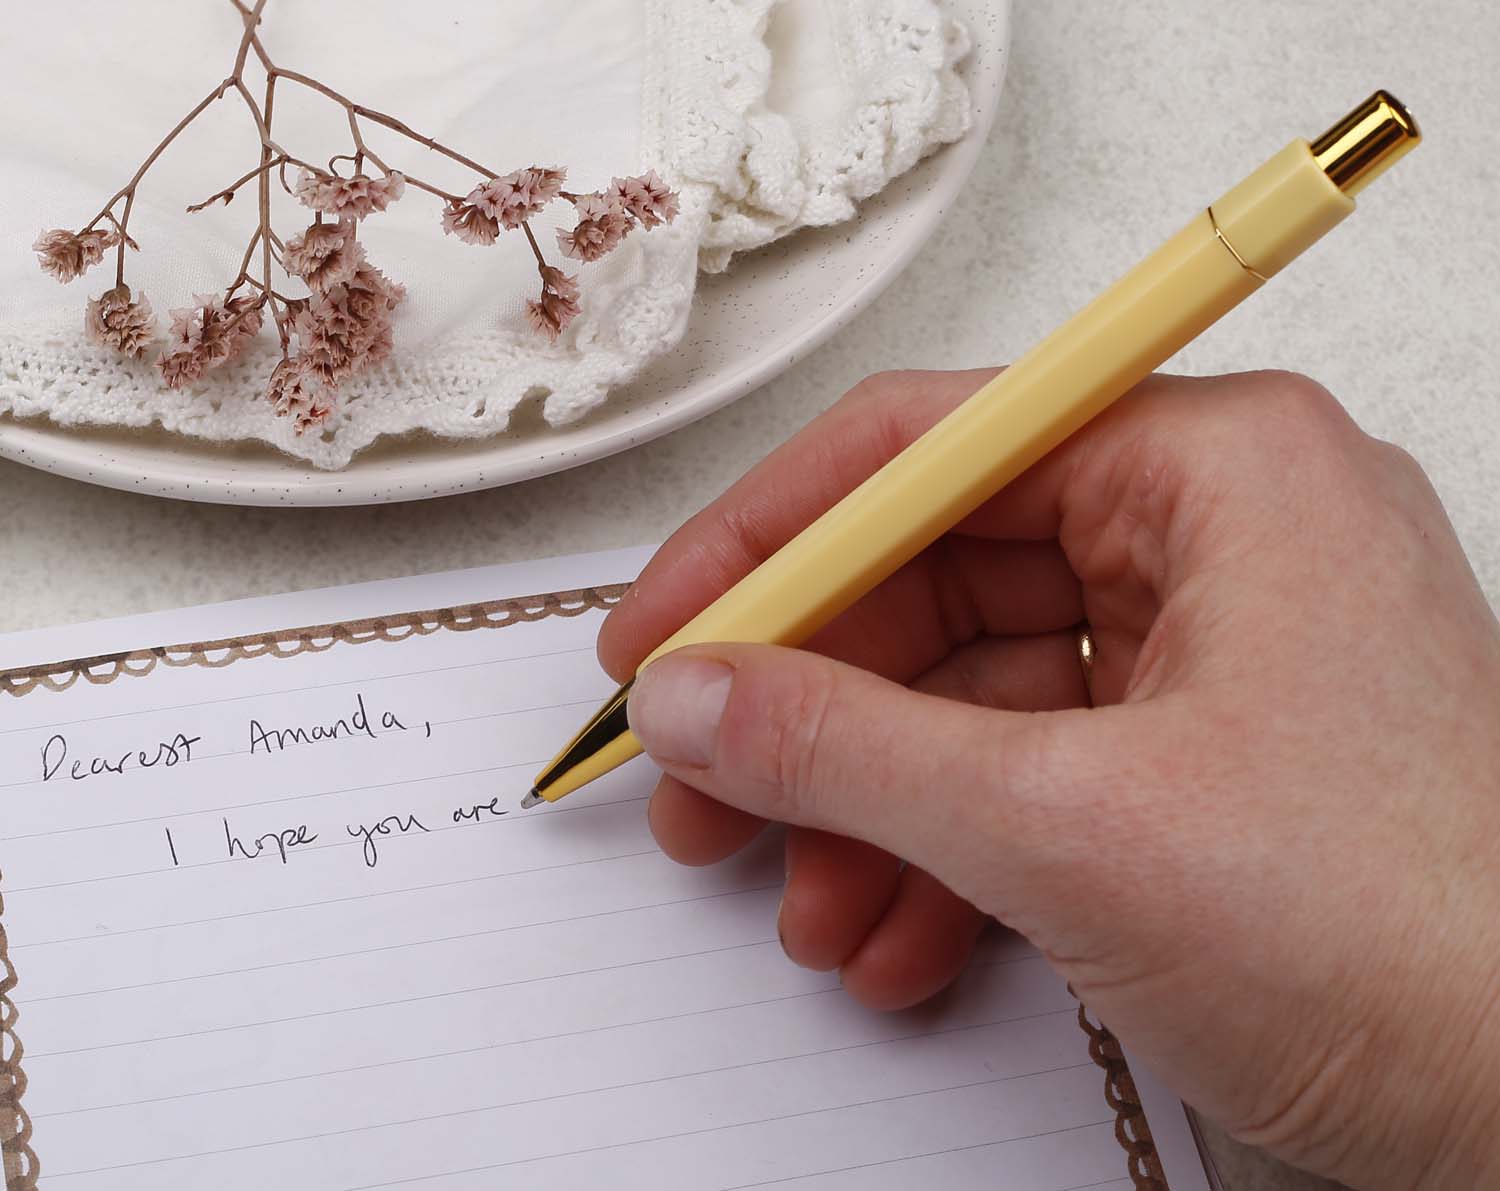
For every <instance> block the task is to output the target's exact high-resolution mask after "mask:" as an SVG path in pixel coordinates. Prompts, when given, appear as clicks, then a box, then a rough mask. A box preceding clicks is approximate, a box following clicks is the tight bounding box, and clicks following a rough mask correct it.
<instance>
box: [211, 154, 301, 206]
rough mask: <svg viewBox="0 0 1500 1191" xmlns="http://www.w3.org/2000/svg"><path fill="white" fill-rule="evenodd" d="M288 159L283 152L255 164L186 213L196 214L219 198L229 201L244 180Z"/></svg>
mask: <svg viewBox="0 0 1500 1191" xmlns="http://www.w3.org/2000/svg"><path fill="white" fill-rule="evenodd" d="M288 160H289V159H288V158H287V156H286V155H285V154H278V155H277V156H276V157H273V158H272V159H271V160H270V161H269V162H263V163H262V164H260V165H258V166H256V167H255V168H254V169H253V170H251V171H250V172H249V173H247V174H245V175H244V176H243V177H241V178H237V179H236V180H235V181H233V182H231V183H230V184H229V185H228V186H226V187H224V189H223V190H220V191H218V192H216V193H214V194H211V195H209V196H208V197H207V198H206V199H204V200H203V201H202V202H201V203H194V204H193V205H192V206H191V207H189V208H188V209H187V213H188V214H189V215H196V214H197V213H198V212H199V211H202V210H203V209H204V208H206V207H211V206H213V205H214V204H215V203H217V202H219V201H221V200H222V201H223V202H226V203H227V202H229V200H230V199H232V198H233V197H234V195H235V192H236V191H237V190H239V188H240V187H241V186H243V185H244V184H245V183H246V182H249V181H251V180H252V179H254V178H255V177H256V176H257V175H259V174H263V173H264V172H265V171H266V170H269V169H274V168H275V167H276V166H278V165H283V164H285V163H286V161H288Z"/></svg>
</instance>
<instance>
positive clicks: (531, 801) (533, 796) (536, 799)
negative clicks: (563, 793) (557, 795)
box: [521, 786, 547, 811]
mask: <svg viewBox="0 0 1500 1191" xmlns="http://www.w3.org/2000/svg"><path fill="white" fill-rule="evenodd" d="M545 801H547V800H546V799H545V798H543V797H542V796H541V795H540V794H538V793H537V792H536V787H535V786H532V787H531V789H530V790H528V791H527V793H526V797H525V798H523V799H521V809H522V810H523V811H529V810H530V809H531V808H532V807H534V806H536V805H537V804H538V803H542V802H545Z"/></svg>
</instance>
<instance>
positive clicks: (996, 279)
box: [0, 0, 1500, 1191]
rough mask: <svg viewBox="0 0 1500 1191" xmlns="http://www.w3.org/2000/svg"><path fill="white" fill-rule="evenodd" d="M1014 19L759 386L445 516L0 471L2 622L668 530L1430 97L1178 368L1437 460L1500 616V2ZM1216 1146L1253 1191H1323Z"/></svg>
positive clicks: (463, 502) (1031, 8)
mask: <svg viewBox="0 0 1500 1191" xmlns="http://www.w3.org/2000/svg"><path fill="white" fill-rule="evenodd" d="M1014 22H1015V29H1014V41H1013V55H1014V57H1013V61H1012V63H1011V71H1012V73H1011V76H1010V82H1009V83H1008V87H1009V88H1010V90H1009V91H1008V94H1007V101H1006V104H1005V105H1004V108H1003V110H1002V114H1001V118H1000V124H999V126H998V127H997V129H996V131H995V133H994V134H993V136H992V138H991V143H990V146H989V149H988V154H987V157H986V159H985V160H984V161H983V162H982V163H981V165H980V168H979V170H978V172H977V173H976V175H975V177H974V180H973V182H972V184H971V185H970V187H969V189H968V191H967V192H966V193H965V194H964V196H963V197H962V199H961V200H960V201H959V202H958V203H957V204H956V205H955V207H954V209H953V211H952V213H951V214H950V216H949V218H948V221H947V223H946V224H945V226H944V227H943V228H942V229H941V231H940V232H939V233H938V235H937V236H936V237H935V238H934V239H933V241H932V242H931V243H930V245H929V246H928V248H927V250H926V251H925V252H924V253H923V254H922V255H921V256H920V257H919V258H918V260H917V261H916V262H915V263H914V264H913V265H912V266H911V268H910V270H909V271H908V272H907V273H906V274H905V275H904V276H903V277H902V278H901V279H900V280H899V281H897V282H896V284H894V285H893V286H892V287H891V288H890V289H889V290H888V291H887V292H886V293H885V294H884V295H883V296H882V297H881V298H880V299H879V300H878V301H876V302H875V303H874V304H872V305H871V306H870V307H869V308H868V309H867V310H865V311H864V313H863V314H862V315H861V316H860V317H859V318H858V319H856V321H855V322H854V323H853V324H852V325H850V326H849V327H847V328H846V329H845V330H844V331H843V332H842V333H841V334H840V335H838V336H837V337H835V338H834V340H832V341H831V342H830V343H829V344H828V345H826V346H825V347H824V348H822V349H821V350H820V351H819V352H818V353H817V354H816V355H814V356H812V357H811V358H809V359H806V360H802V361H800V362H799V363H797V364H796V365H795V366H794V367H792V368H791V369H790V370H788V371H787V372H786V373H785V374H783V375H782V376H781V377H780V378H779V379H778V380H776V381H775V382H774V383H772V384H770V385H767V386H766V387H765V388H764V389H762V390H761V391H759V392H758V393H756V394H754V395H752V396H750V397H748V398H746V399H745V400H743V401H741V402H739V403H738V404H736V405H734V406H731V407H730V408H728V409H726V410H724V411H722V412H721V413H719V414H716V415H714V416H713V417H711V418H709V419H707V420H705V421H703V422H700V423H698V424H696V425H694V426H692V427H689V428H687V429H686V430H683V431H680V432H679V433H677V434H674V435H672V436H671V437H668V438H665V439H662V440H660V441H657V442H655V443H651V444H649V445H647V446H644V447H642V448H640V449H638V450H634V451H631V452H629V453H627V454H624V455H620V456H617V457H615V458H612V459H608V460H605V461H603V462H600V463H597V464H593V465H591V466H589V467H587V468H584V469H580V470H577V471H573V472H567V473H563V474H560V475H556V476H551V477H548V478H545V479H542V480H537V481H533V482H531V483H528V484H523V485H518V486H515V487H511V488H505V489H498V490H495V491H490V492H482V493H476V494H472V495H467V496H460V497H454V498H451V499H447V500H443V501H437V502H430V503H426V504H410V505H402V506H386V507H378V508H366V509H345V510H270V509H234V508H221V507H212V506H199V505H187V504H175V503H169V502H164V501H158V500H155V499H152V498H147V497H138V496H132V495H128V494H121V493H117V492H108V491H103V490H99V489H93V488H87V487H84V486H82V485H79V484H75V483H73V482H71V481H67V480H62V479H59V478H57V477H55V476H50V475H46V474H42V473H38V472H33V471H30V470H28V469H25V468H21V467H18V466H15V465H13V464H8V463H0V510H3V516H0V574H3V576H4V579H5V584H4V588H3V595H0V628H24V627H29V626H35V625H43V624H59V623H64V622H68V621H74V620H82V619H87V618H93V617H101V616H115V615H121V614H124V613H128V612H135V611H141V610H147V609H158V608H170V607H174V606H179V605H182V604H187V603H195V602H201V601H207V600H217V599H227V598H232V597H235V596H240V595H250V594H259V593H265V592H274V591H281V590H286V589H288V588H300V587H311V586H321V585H324V584H330V583H341V582H349V581H353V580H357V579H364V578H378V577H383V576H391V575H402V574H410V573H414V572H418V571H424V570H435V569H439V568H446V567H459V566H470V565H478V564H482V563H487V562H499V561H508V560H513V559H521V558H526V557H530V556H534V555H541V554H551V553H561V552H565V551H571V550H591V549H604V548H608V547H612V546H620V545H626V544H630V543H637V542H646V541H651V540H655V539H658V538H660V537H662V536H663V535H665V534H666V533H668V532H669V531H670V530H671V529H672V528H674V527H675V526H676V525H677V524H678V523H679V522H680V521H681V520H682V519H683V518H684V517H686V516H687V515H688V514H689V513H691V512H692V511H694V510H695V509H697V508H698V507H700V506H701V505H702V504H703V503H704V502H705V501H707V500H708V499H709V498H710V497H712V496H713V495H715V494H716V493H718V492H719V491H720V490H721V489H722V488H723V487H724V485H725V484H727V483H728V482H729V481H730V480H731V479H733V478H734V477H735V476H736V475H738V474H739V473H740V472H741V471H742V470H743V469H744V468H745V467H746V466H748V465H749V464H750V463H751V462H753V461H754V460H755V459H757V458H759V457H760V456H761V455H763V454H764V453H765V452H766V451H767V450H769V449H770V448H771V447H772V446H774V445H775V444H776V443H778V442H780V441H781V440H783V439H784V438H786V437H787V436H788V435H789V434H790V433H792V431H793V430H795V429H796V427H798V426H800V425H801V424H802V423H803V422H805V421H806V420H807V419H808V418H809V417H811V416H812V415H813V414H814V413H816V412H817V411H818V410H820V409H822V408H823V407H824V406H826V405H827V404H828V403H830V402H831V401H833V400H834V399H835V398H836V397H837V396H838V395H839V394H840V393H841V392H842V391H843V390H844V389H846V388H847V387H848V386H850V385H852V384H853V383H854V382H855V381H856V380H858V379H859V378H860V377H861V376H863V375H864V374H865V373H867V372H870V371H874V370H877V369H882V368H897V367H933V368H936V367H967V366H972V365H978V364H983V363H989V362H996V361H1001V360H1004V359H1006V358H1009V357H1013V356H1015V355H1016V354H1018V353H1019V352H1021V351H1022V350H1024V349H1025V348H1026V347H1027V346H1028V345H1029V344H1030V343H1031V342H1032V341H1033V340H1034V339H1036V338H1037V337H1038V336H1039V335H1041V334H1043V333H1045V332H1046V331H1047V330H1048V329H1050V327H1051V326H1052V325H1054V324H1055V323H1057V322H1058V321H1060V320H1061V319H1062V318H1064V317H1065V316H1066V315H1067V314H1068V313H1069V312H1070V311H1072V310H1073V309H1075V308H1076V307H1077V306H1079V305H1080V304H1081V303H1083V302H1084V301H1086V300H1087V299H1088V298H1089V297H1091V296H1092V295H1093V293H1094V292H1096V291H1097V290H1098V289H1099V288H1101V287H1102V286H1103V285H1105V284H1107V283H1108V282H1109V281H1110V280H1111V279H1112V278H1113V277H1114V276H1115V275H1117V274H1118V273H1120V272H1121V271H1122V270H1123V269H1124V268H1126V267H1128V266H1129V265H1130V264H1132V263H1133V262H1134V261H1135V260H1136V259H1137V258H1138V257H1140V256H1141V255H1142V254H1144V253H1145V252H1146V251H1147V250H1149V249H1150V248H1152V247H1154V246H1155V244H1156V243H1157V242H1158V241H1160V240H1161V239H1162V238H1163V237H1164V236H1165V235H1166V234H1167V233H1168V232H1169V231H1171V230H1174V229H1175V228H1176V226H1177V225H1178V224H1180V223H1181V222H1183V221H1184V220H1185V219H1186V218H1187V217H1188V216H1189V215H1190V214H1191V213H1192V211H1193V210H1194V209H1195V208H1196V207H1197V206H1198V205H1199V204H1200V203H1201V202H1206V201H1207V200H1208V199H1210V198H1212V197H1213V196H1214V195H1215V194H1217V193H1218V192H1219V191H1221V190H1222V189H1224V187H1225V186H1227V185H1228V184H1230V183H1231V182H1233V181H1235V180H1236V179H1237V178H1238V177H1239V176H1240V175H1241V174H1243V173H1244V172H1245V171H1246V170H1248V168H1249V167H1250V166H1251V165H1253V164H1256V163H1258V162H1259V161H1260V160H1261V159H1262V158H1263V157H1265V156H1268V155H1269V154H1270V153H1271V152H1272V151H1274V150H1275V149H1277V148H1279V147H1280V146H1281V145H1282V144H1283V143H1284V142H1285V141H1286V140H1287V139H1289V138H1290V137H1291V136H1293V135H1298V134H1301V135H1309V134H1316V133H1317V132H1319V131H1321V128H1322V126H1323V125H1324V124H1326V123H1327V122H1329V121H1331V120H1332V119H1333V118H1334V117H1336V116H1337V115H1339V114H1341V113H1342V112H1343V111H1344V110H1345V109H1346V108H1348V107H1349V106H1351V105H1352V104H1353V103H1355V102H1357V101H1358V100H1359V99H1361V98H1363V97H1364V96H1365V95H1366V94H1367V93H1368V92H1369V91H1370V90H1371V89H1373V88H1374V87H1375V86H1386V87H1389V88H1391V89H1392V90H1393V91H1394V92H1396V94H1398V95H1400V96H1401V97H1402V98H1403V99H1405V100H1406V101H1407V102H1408V103H1409V104H1410V105H1411V106H1412V108H1413V110H1414V111H1415V112H1416V114H1417V117H1418V119H1419V120H1420V121H1422V123H1423V127H1424V131H1425V132H1426V134H1427V141H1426V143H1425V144H1424V145H1423V146H1422V148H1421V149H1420V150H1419V151H1418V152H1417V153H1416V154H1414V155H1413V156H1412V157H1411V158H1409V159H1408V160H1407V161H1406V162H1405V163H1403V165H1402V167H1401V168H1400V169H1398V170H1397V171H1396V172H1395V173H1393V174H1392V175H1391V176H1389V177H1388V178H1385V179H1383V180H1382V181H1381V183H1380V184H1379V186H1378V187H1376V188H1373V189H1371V190H1370V191H1369V192H1367V194H1366V195H1365V196H1364V199H1363V200H1362V202H1361V210H1360V212H1359V213H1358V214H1357V215H1356V216H1355V217H1354V218H1353V219H1351V220H1350V221H1349V222H1348V223H1347V224H1345V225H1344V226H1343V227H1341V228H1340V229H1338V231H1337V232H1336V233H1335V234H1334V235H1332V236H1330V237H1329V238H1328V239H1327V240H1326V241H1324V242H1323V243H1322V244H1321V245H1319V246H1318V247H1317V248H1316V249H1314V250H1313V251H1312V252H1311V253H1309V254H1308V255H1307V257H1306V258H1305V259H1304V260H1302V261H1300V262H1298V263H1297V264H1296V265H1295V266H1294V267H1293V268H1291V269H1288V270H1287V271H1286V272H1285V273H1284V274H1282V275H1281V276H1280V277H1278V278H1277V279H1276V281H1275V283H1274V284H1273V285H1272V286H1270V287H1269V288H1268V290H1267V292H1265V293H1263V294H1260V295H1258V296H1257V297H1256V298H1254V299H1253V300H1252V301H1251V302H1250V303H1248V304H1247V305H1246V306H1244V307H1242V308H1241V309H1240V310H1239V311H1237V312H1235V313H1234V314H1233V315H1231V316H1230V317H1229V318H1228V319H1226V320H1225V321H1224V322H1223V323H1222V324H1221V325H1220V326H1218V327H1216V328H1215V329H1214V330H1212V331H1211V332H1210V333H1209V334H1208V335H1206V336H1205V337H1204V338H1203V339H1202V340H1201V341H1199V342H1198V343H1197V344H1195V345H1194V346H1193V347H1192V348H1191V349H1189V350H1188V351H1187V352H1185V353H1183V355H1182V356H1181V357H1180V358H1179V359H1177V360H1176V361H1174V362H1173V365H1172V367H1173V368H1174V370H1177V371H1184V372H1212V371H1222V370H1231V369H1241V368H1254V367H1267V366H1275V367H1287V368H1297V369H1301V370H1303V371H1307V372H1310V373H1311V374H1312V375H1314V376H1316V377H1318V378H1319V379H1320V380H1322V381H1323V382H1324V383H1325V384H1327V385H1328V386H1329V387H1330V388H1331V389H1333V391H1334V392H1335V393H1337V394H1338V395H1339V396H1340V397H1341V398H1342V399H1343V400H1344V401H1345V403H1346V404H1347V405H1348V406H1349V407H1350V409H1351V410H1352V411H1353V412H1354V414H1355V416H1356V417H1357V418H1358V419H1359V421H1360V422H1361V423H1362V424H1363V425H1364V426H1365V427H1366V428H1367V429H1369V430H1371V431H1373V432H1375V433H1377V434H1380V435H1382V436H1383V437H1386V438H1390V439H1393V440H1395V441H1397V442H1399V443H1401V444H1402V445H1404V446H1406V447H1407V448H1408V449H1409V450H1411V451H1412V452H1413V453H1414V454H1415V455H1416V456H1417V458H1418V459H1419V460H1420V461H1421V462H1422V463H1423V464H1424V465H1425V466H1426V467H1427V469H1428V472H1429V474H1430V475H1431V476H1432V478H1433V480H1434V482H1435V483H1436V485H1437V487H1438V490H1439V492H1440V493H1441V494H1442V496H1443V498H1444V500H1445V501H1446V502H1447V505H1448V508H1449V512H1450V514H1451V515H1452V517H1453V520H1454V522H1455V523H1456V525H1457V527H1458V530H1459V533H1460V536H1461V537H1462V539H1463V541H1464V544H1465V546H1466V547H1467V549H1468V551H1469V553H1470V557H1471V559H1472V560H1473V562H1474V565H1475V568H1476V570H1477V571H1478V572H1479V574H1480V577H1481V579H1482V581H1483V582H1484V583H1485V585H1486V589H1487V591H1488V592H1489V595H1490V598H1491V600H1492V601H1496V602H1500V495H1497V491H1500V475H1497V473H1500V379H1497V372H1496V370H1495V368H1494V364H1493V358H1492V357H1493V350H1494V346H1493V345H1494V343H1495V341H1496V336H1497V332H1500V240H1497V239H1496V237H1495V235H1494V231H1493V219H1494V202H1495V195H1496V193H1497V184H1500V132H1497V128H1496V125H1495V124H1494V122H1493V116H1492V113H1494V112H1495V111H1497V110H1500V72H1497V71H1496V70H1495V65H1494V53H1495V49H1496V47H1497V46H1500V10H1496V9H1494V8H1492V7H1490V6H1488V5H1485V4H1483V3H1480V2H1479V0H1465V2H1463V3H1454V4H1450V5H1448V6H1446V7H1445V8H1444V9H1443V12H1442V15H1441V16H1438V15H1436V14H1433V15H1431V16H1430V17H1429V18H1427V19H1425V20H1424V21H1423V22H1422V23H1421V25H1420V27H1419V28H1414V27H1413V23H1412V22H1413V18H1412V14H1411V10H1410V7H1409V6H1408V5H1404V4H1399V3H1396V2H1395V0H1365V2H1363V3H1360V4H1355V3H1352V2H1350V0H1340V2H1339V3H1328V4H1318V5H1311V4H1305V3H1301V2H1299V0H1266V2H1262V3H1258V4H1239V5H1232V6H1231V5H1225V4H1213V5H1205V4H1198V3H1192V2H1190V0H1137V2H1136V3H1133V4H1128V5H1126V4H1118V3H1115V2H1114V0H1075V2H1073V3H1069V4H1040V3H1022V4H1019V5H1017V6H1016V10H1015V13H1014ZM817 234H819V235H837V234H838V232H837V230H836V229H835V230H834V231H833V232H831V233H827V232H825V233H817ZM770 251H772V252H775V251H778V250H777V249H775V248H773V249H771V250H770ZM1295 465H1296V461H1295V460H1288V466H1295ZM1331 663H1332V659H1330V664H1331ZM1216 1151H1217V1152H1219V1153H1220V1155H1221V1159H1222V1164H1223V1166H1224V1174H1225V1176H1226V1182H1227V1183H1228V1185H1229V1186H1230V1187H1231V1188H1232V1189H1233V1191H1250V1189H1255V1191H1270V1189H1272V1188H1288V1189H1290V1188H1307V1187H1313V1186H1318V1185H1320V1184H1317V1183H1315V1182H1312V1181H1304V1180H1301V1179H1300V1178H1298V1177H1296V1176H1290V1175H1286V1174H1285V1173H1283V1172H1282V1171H1281V1170H1280V1169H1279V1168H1276V1167H1273V1166H1270V1165H1268V1164H1266V1163H1263V1162H1261V1161H1259V1160H1258V1159H1256V1158H1254V1157H1253V1156H1247V1155H1245V1154H1244V1153H1242V1152H1241V1151H1239V1150H1238V1149H1237V1148H1235V1147H1233V1146H1231V1145H1229V1144H1228V1143H1223V1142H1219V1143H1217V1144H1216Z"/></svg>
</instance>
